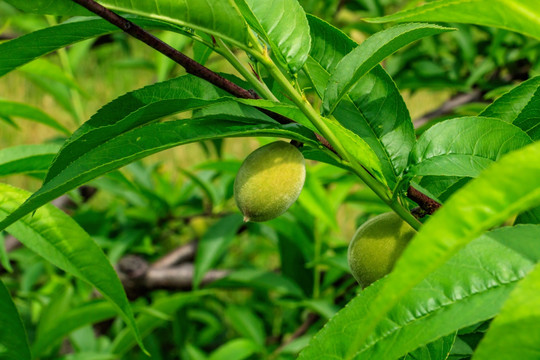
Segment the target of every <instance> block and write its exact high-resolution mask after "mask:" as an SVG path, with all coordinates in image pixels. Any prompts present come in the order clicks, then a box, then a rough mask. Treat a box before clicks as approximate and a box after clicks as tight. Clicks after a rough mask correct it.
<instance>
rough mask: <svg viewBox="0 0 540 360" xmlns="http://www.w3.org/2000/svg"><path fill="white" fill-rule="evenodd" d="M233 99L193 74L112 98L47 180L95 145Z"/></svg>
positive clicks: (67, 149)
mask: <svg viewBox="0 0 540 360" xmlns="http://www.w3.org/2000/svg"><path fill="white" fill-rule="evenodd" d="M230 100H233V98H232V97H230V96H228V94H227V93H225V92H224V91H223V90H220V89H218V88H216V87H215V86H213V85H211V84H210V83H208V82H206V81H205V80H203V79H200V78H198V77H195V76H192V75H186V76H180V77H178V78H175V79H171V80H168V81H164V82H161V83H157V84H153V85H149V86H146V87H143V88H141V89H137V90H135V91H132V92H129V93H127V94H125V95H122V96H120V97H119V98H117V99H115V100H113V101H111V102H110V103H108V104H107V105H105V106H104V107H102V108H101V109H100V110H99V111H98V112H97V113H96V114H94V115H93V116H92V117H91V118H90V119H89V120H88V121H87V122H85V123H84V124H83V125H82V126H81V127H80V128H79V129H77V130H76V131H75V132H74V133H73V135H72V136H71V137H70V138H69V139H68V140H67V141H66V142H65V143H64V145H63V147H62V150H61V151H60V153H59V154H58V158H56V159H55V161H54V163H53V164H52V166H51V168H50V170H49V172H48V174H47V177H46V179H45V184H46V183H47V182H48V181H49V180H50V179H52V178H54V177H55V176H57V175H58V174H59V173H60V172H62V171H63V170H64V168H65V167H66V166H67V165H69V164H70V163H72V162H73V161H75V160H76V159H78V158H79V157H81V156H84V155H85V154H86V153H87V152H88V151H90V150H92V149H93V148H95V147H96V146H99V145H101V144H105V143H106V142H107V141H110V140H111V139H113V138H114V137H116V136H118V135H120V134H122V133H125V132H127V131H129V130H131V129H134V128H136V127H138V126H141V125H144V124H146V123H148V122H152V121H155V120H157V119H159V118H161V117H164V116H167V115H172V114H175V113H178V112H181V111H186V110H192V109H196V108H200V107H203V106H207V105H211V104H216V103H219V102H223V101H230Z"/></svg>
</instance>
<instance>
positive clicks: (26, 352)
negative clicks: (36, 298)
mask: <svg viewBox="0 0 540 360" xmlns="http://www.w3.org/2000/svg"><path fill="white" fill-rule="evenodd" d="M0 359H5V360H30V359H32V355H31V354H30V348H29V347H28V339H27V337H26V331H25V330H24V326H23V323H22V321H21V318H20V317H19V312H18V311H17V308H16V307H15V304H13V300H11V296H10V295H9V292H8V290H7V289H6V286H5V285H4V283H3V282H2V281H0Z"/></svg>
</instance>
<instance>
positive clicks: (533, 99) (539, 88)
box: [480, 76, 540, 140]
mask: <svg viewBox="0 0 540 360" xmlns="http://www.w3.org/2000/svg"><path fill="white" fill-rule="evenodd" d="M538 112H540V76H537V77H534V78H532V79H529V80H527V81H525V82H523V83H522V84H520V85H519V86H517V87H515V88H514V89H512V90H510V91H509V92H507V93H506V94H504V95H503V96H501V97H500V98H498V99H497V100H495V101H494V102H493V104H491V105H489V106H488V107H487V108H486V109H485V110H484V111H482V113H481V114H480V116H487V117H494V118H498V119H501V120H503V121H506V122H509V123H511V124H514V125H516V126H517V127H520V128H521V129H522V130H523V131H525V132H526V133H527V134H529V136H530V137H531V138H532V139H533V140H540V119H539V118H538Z"/></svg>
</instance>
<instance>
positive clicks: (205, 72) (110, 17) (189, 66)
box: [72, 0, 434, 206]
mask: <svg viewBox="0 0 540 360" xmlns="http://www.w3.org/2000/svg"><path fill="white" fill-rule="evenodd" d="M72 1H73V2H75V3H77V4H79V5H81V6H83V7H84V8H86V9H88V10H90V11H91V12H93V13H95V14H96V15H98V16H100V17H101V18H103V19H105V20H107V21H108V22H110V23H111V24H113V25H115V26H117V27H118V28H120V29H121V30H123V31H125V32H126V33H128V34H129V35H131V36H133V37H135V38H137V39H139V40H140V41H142V42H144V43H145V44H147V45H148V46H150V47H152V48H153V49H155V50H157V51H159V52H160V53H162V54H163V55H165V56H167V57H169V58H170V59H172V60H173V61H175V62H176V63H178V64H179V65H181V66H182V67H184V69H185V70H186V72H188V73H190V74H192V75H194V76H197V77H200V78H202V79H204V80H206V81H208V82H210V83H211V84H213V85H215V86H217V87H219V88H221V89H223V90H225V91H227V92H228V93H230V94H231V95H234V96H236V97H238V98H243V99H260V97H259V96H258V95H257V94H256V93H255V92H254V91H250V90H246V89H244V88H242V87H240V86H238V85H236V84H234V83H233V82H231V81H229V80H227V79H225V78H224V77H222V76H220V75H219V74H217V73H215V72H213V71H212V70H210V69H208V68H206V67H205V66H203V65H201V64H199V63H198V62H196V61H194V60H193V59H191V58H189V57H188V56H186V55H184V54H183V53H181V52H180V51H178V50H176V49H174V48H173V47H171V46H170V45H168V44H166V43H164V42H163V41H161V40H160V39H158V38H157V37H155V36H153V35H151V34H150V33H148V32H147V31H145V30H144V29H142V28H141V27H140V26H137V25H135V24H134V23H132V22H131V21H129V20H127V19H125V18H123V17H122V16H120V15H118V14H116V13H114V12H113V11H111V10H109V9H107V8H105V7H104V6H102V5H100V4H98V3H97V2H95V1H93V0H72ZM257 109H258V110H259V111H261V112H262V113H264V114H266V115H268V116H269V117H271V118H272V119H274V120H276V121H277V122H279V123H280V124H288V123H292V122H294V121H293V120H291V119H289V118H287V117H285V116H283V115H280V114H276V113H274V112H272V111H269V110H266V109H261V108H257ZM315 135H316V136H317V139H318V140H319V141H320V142H321V144H322V145H323V146H325V147H326V148H328V149H329V150H331V151H333V152H334V153H335V152H336V151H335V150H334V148H333V147H332V145H331V144H330V143H329V142H328V140H326V139H325V138H324V137H322V136H321V135H319V134H315ZM416 192H418V193H420V192H419V191H418V190H416ZM420 194H421V193H420ZM422 195H423V196H422V197H421V198H422V199H424V198H427V199H429V200H431V202H433V201H434V200H432V199H430V198H429V197H427V195H425V194H422ZM412 200H414V199H412ZM414 201H416V200H414ZM431 202H428V203H427V204H425V206H428V205H430V204H431ZM419 205H420V206H422V205H423V204H420V203H419Z"/></svg>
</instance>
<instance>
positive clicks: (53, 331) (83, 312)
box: [32, 301, 117, 357]
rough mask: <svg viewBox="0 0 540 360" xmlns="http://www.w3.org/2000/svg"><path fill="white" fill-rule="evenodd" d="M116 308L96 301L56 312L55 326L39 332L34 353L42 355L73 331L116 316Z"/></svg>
mask: <svg viewBox="0 0 540 360" xmlns="http://www.w3.org/2000/svg"><path fill="white" fill-rule="evenodd" d="M116 314H117V311H116V309H115V308H114V306H112V304H111V303H110V302H106V301H96V302H93V303H90V304H84V305H82V306H80V307H77V308H74V309H71V310H69V311H67V312H65V313H62V314H60V315H59V314H56V315H57V316H56V319H55V323H54V326H52V327H51V328H50V329H48V331H45V332H41V333H38V334H37V338H36V340H35V342H34V343H33V344H32V353H33V354H34V356H37V357H40V356H41V355H42V354H44V352H45V351H46V350H48V348H49V347H51V346H55V345H57V344H59V343H60V342H61V340H62V339H63V338H64V337H65V336H67V335H68V334H69V333H71V332H72V331H74V330H76V329H79V328H81V327H83V326H86V325H89V324H95V323H98V322H101V321H104V320H107V319H110V318H113V317H115V316H116Z"/></svg>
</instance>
